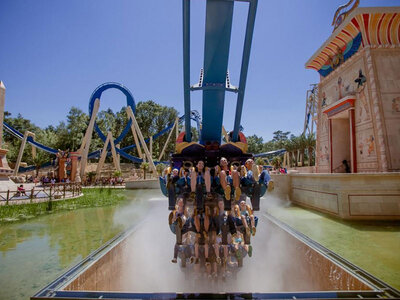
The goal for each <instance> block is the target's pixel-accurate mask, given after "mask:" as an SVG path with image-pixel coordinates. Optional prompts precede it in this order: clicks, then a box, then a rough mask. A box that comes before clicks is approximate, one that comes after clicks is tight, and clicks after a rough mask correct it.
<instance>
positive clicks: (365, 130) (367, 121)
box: [306, 7, 400, 173]
mask: <svg viewBox="0 0 400 300" xmlns="http://www.w3.org/2000/svg"><path fill="white" fill-rule="evenodd" d="M339 17H340V16H339ZM334 21H335V20H334ZM335 25H336V26H335V30H334V31H333V33H332V35H331V36H330V37H329V38H328V40H327V41H326V42H325V43H324V44H323V45H322V46H321V47H320V49H318V51H317V52H316V53H315V54H314V55H313V56H312V57H311V58H310V59H309V60H308V61H307V63H306V68H310V69H314V70H316V71H318V72H319V74H320V82H319V85H318V109H317V133H316V139H317V142H316V151H315V161H316V172H317V173H342V172H346V165H348V168H347V171H350V172H352V173H366V172H398V171H400V7H362V8H361V7H357V8H354V9H352V10H351V11H350V12H348V13H347V14H343V16H341V19H339V20H337V22H336V23H335Z"/></svg>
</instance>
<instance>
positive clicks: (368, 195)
mask: <svg viewBox="0 0 400 300" xmlns="http://www.w3.org/2000/svg"><path fill="white" fill-rule="evenodd" d="M350 196H364V197H376V196H400V194H372V195H371V194H348V195H347V200H348V201H347V202H348V203H349V215H350V216H353V217H400V215H352V214H351V208H350V201H351V200H350Z"/></svg>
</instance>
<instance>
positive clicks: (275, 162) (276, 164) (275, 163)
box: [271, 156, 282, 169]
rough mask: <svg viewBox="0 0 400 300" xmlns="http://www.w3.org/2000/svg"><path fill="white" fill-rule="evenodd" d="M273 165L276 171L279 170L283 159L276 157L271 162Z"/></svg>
mask: <svg viewBox="0 0 400 300" xmlns="http://www.w3.org/2000/svg"><path fill="white" fill-rule="evenodd" d="M271 163H272V165H273V166H274V167H275V169H278V168H279V167H280V166H281V163H282V159H281V157H280V156H275V157H274V158H273V159H272V160H271Z"/></svg>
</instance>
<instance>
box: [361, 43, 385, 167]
mask: <svg viewBox="0 0 400 300" xmlns="http://www.w3.org/2000/svg"><path fill="white" fill-rule="evenodd" d="M365 56H366V58H367V75H368V78H369V84H370V90H371V97H372V111H373V115H374V117H375V125H376V132H377V135H378V136H377V140H378V147H379V153H380V159H379V163H380V167H381V170H380V171H382V172H387V171H388V164H387V157H386V147H385V139H384V130H383V123H382V117H381V111H380V107H379V98H378V91H377V87H376V82H375V71H374V67H373V62H372V56H371V50H370V48H366V49H365Z"/></svg>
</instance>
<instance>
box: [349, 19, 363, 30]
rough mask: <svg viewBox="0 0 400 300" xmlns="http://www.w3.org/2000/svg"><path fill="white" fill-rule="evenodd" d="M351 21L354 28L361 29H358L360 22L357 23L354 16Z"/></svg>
mask: <svg viewBox="0 0 400 300" xmlns="http://www.w3.org/2000/svg"><path fill="white" fill-rule="evenodd" d="M351 23H353V24H354V26H356V28H357V29H358V31H361V29H360V24H358V21H357V19H356V18H353V19H352V20H351Z"/></svg>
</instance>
